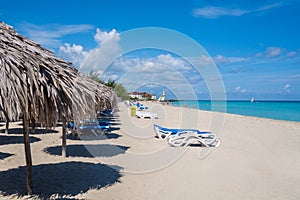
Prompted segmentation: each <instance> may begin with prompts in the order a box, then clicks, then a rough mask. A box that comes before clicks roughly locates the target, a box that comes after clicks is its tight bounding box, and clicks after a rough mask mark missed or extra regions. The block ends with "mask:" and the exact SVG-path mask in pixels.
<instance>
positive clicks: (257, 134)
mask: <svg viewBox="0 0 300 200" xmlns="http://www.w3.org/2000/svg"><path fill="white" fill-rule="evenodd" d="M145 105H146V106H148V107H149V108H150V109H151V111H152V112H155V113H157V114H158V119H138V118H136V117H131V116H130V109H129V108H128V107H126V106H125V104H124V103H120V105H119V112H118V113H117V115H118V116H117V117H115V118H114V119H113V121H111V123H112V125H113V127H114V129H113V130H112V131H111V132H110V133H108V134H106V135H104V134H98V135H95V136H94V137H84V136H82V140H75V139H74V138H69V139H68V140H67V155H68V157H66V158H65V157H62V156H61V155H60V152H61V135H62V134H61V131H62V127H57V128H56V129H54V130H51V131H44V130H41V129H38V130H36V133H33V134H30V137H31V138H30V139H31V152H32V159H33V174H32V175H33V193H34V194H36V196H33V197H32V198H37V199H40V198H53V199H55V198H59V197H60V198H61V197H65V198H66V199H68V198H69V199H230V200H232V199H295V200H296V199H299V198H300V190H299V185H300V171H299V166H300V145H299V144H300V123H297V122H288V121H277V120H271V119H262V118H255V117H245V116H238V115H232V114H222V113H213V112H208V111H199V110H195V109H189V108H179V107H173V106H170V105H162V104H160V103H150V102H147V103H145ZM153 124H159V125H162V126H166V127H171V128H178V127H180V128H197V129H199V130H204V131H212V132H214V133H216V134H217V135H218V136H219V139H220V140H221V144H220V146H219V147H217V148H213V147H212V148H209V149H208V148H205V147H202V146H199V145H193V146H191V147H188V148H185V147H176V148H175V147H170V146H169V145H168V143H167V142H166V141H162V140H159V139H158V138H155V137H154V131H153ZM24 166H25V158H24V145H23V135H22V126H21V124H20V122H13V123H11V124H10V130H9V134H8V135H6V134H5V133H4V123H2V124H1V126H0V199H17V198H21V199H27V198H29V197H28V196H24V194H25V192H26V191H25V167H24Z"/></svg>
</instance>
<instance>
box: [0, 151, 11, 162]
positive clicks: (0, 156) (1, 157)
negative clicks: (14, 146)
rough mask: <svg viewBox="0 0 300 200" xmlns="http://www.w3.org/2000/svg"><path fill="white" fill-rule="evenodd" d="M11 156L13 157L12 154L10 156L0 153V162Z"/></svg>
mask: <svg viewBox="0 0 300 200" xmlns="http://www.w3.org/2000/svg"><path fill="white" fill-rule="evenodd" d="M12 155H14V154H10V153H2V152H0V160H3V159H5V158H8V157H10V156H12Z"/></svg>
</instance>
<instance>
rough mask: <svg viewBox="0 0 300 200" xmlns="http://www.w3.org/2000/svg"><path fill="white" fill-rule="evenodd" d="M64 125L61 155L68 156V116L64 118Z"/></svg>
mask: <svg viewBox="0 0 300 200" xmlns="http://www.w3.org/2000/svg"><path fill="white" fill-rule="evenodd" d="M62 121H63V125H62V147H61V155H62V156H63V157H67V128H66V118H65V117H64V118H63V120H62Z"/></svg>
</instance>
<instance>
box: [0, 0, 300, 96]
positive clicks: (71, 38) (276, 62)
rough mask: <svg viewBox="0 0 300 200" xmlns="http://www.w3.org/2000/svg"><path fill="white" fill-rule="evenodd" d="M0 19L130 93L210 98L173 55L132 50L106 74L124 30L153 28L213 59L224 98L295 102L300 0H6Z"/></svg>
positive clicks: (299, 85)
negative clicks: (183, 38)
mask: <svg viewBox="0 0 300 200" xmlns="http://www.w3.org/2000/svg"><path fill="white" fill-rule="evenodd" d="M0 19H1V21H3V22H5V23H7V24H9V25H12V26H13V27H14V28H15V29H16V30H17V31H18V32H19V33H21V34H23V35H25V36H26V37H28V38H30V39H32V40H34V41H36V42H38V43H40V44H42V46H44V47H45V48H48V49H50V50H52V51H53V52H54V53H55V54H56V55H57V56H59V57H62V58H64V59H66V60H68V61H71V62H73V64H74V66H75V67H77V68H79V69H80V70H81V71H83V72H88V71H90V70H94V71H97V72H99V73H104V74H103V77H104V78H105V77H106V78H114V79H116V80H118V81H119V82H121V83H123V84H124V85H125V86H126V87H127V89H128V90H147V91H150V92H151V93H156V94H159V93H160V92H161V90H162V88H164V89H169V95H170V96H169V97H170V98H173V97H174V96H173V95H172V93H173V94H175V96H177V97H178V98H185V97H187V94H185V92H188V93H193V94H194V96H195V98H199V99H209V98H210V97H211V93H212V91H211V90H210V89H209V87H208V86H207V83H208V82H210V81H207V80H206V78H205V76H204V77H203V76H202V74H201V73H200V74H198V75H197V76H196V75H195V69H194V68H193V67H192V66H191V64H190V63H188V62H187V61H189V59H188V60H186V57H182V55H177V54H176V53H174V52H171V51H163V50H157V49H154V50H153V49H142V50H139V51H133V52H129V53H127V54H126V55H122V57H119V58H118V59H116V60H114V62H113V63H112V64H111V65H110V67H109V73H107V74H105V72H107V71H104V70H103V68H102V66H106V65H108V64H109V63H110V62H111V59H115V58H117V57H118V56H120V52H122V51H120V50H121V49H123V48H124V46H122V41H123V40H124V38H123V37H124V34H123V33H124V32H126V31H128V30H133V29H136V28H141V27H158V28H167V29H169V30H174V31H177V32H178V33H180V34H184V35H185V36H186V37H188V38H192V39H193V40H195V41H196V42H197V43H199V44H200V45H201V46H202V47H203V49H204V50H205V51H204V52H201V53H199V54H197V55H198V56H199V55H200V57H201V56H202V58H206V57H207V56H210V57H211V59H212V60H213V61H214V63H215V66H216V67H217V69H218V70H219V72H220V75H221V81H222V82H223V83H224V86H225V91H224V92H225V94H226V97H227V99H250V98H251V97H252V96H253V97H255V98H256V99H261V100H300V39H299V36H300V26H299V21H300V1H295V0H288V1H275V0H266V1H237V0H231V1H225V0H215V1H212V0H206V1H202V0H201V1H200V0H198V1H189V0H187V1H169V0H167V1H156V0H152V1H142V0H140V1H108V0H107V1H97V0H93V1H92V0H85V1H72V2H69V1H56V0H52V1H13V0H11V1H8V0H4V1H1V5H0ZM143 37H144V38H145V40H146V39H147V38H146V36H144V35H143ZM157 40H160V38H159V37H157ZM159 42H161V43H164V42H165V41H163V40H162V39H161V41H159ZM175 44H177V43H176V42H175ZM180 45H183V46H184V45H185V44H181V43H180V42H179V43H178V46H180ZM186 45H187V46H188V45H189V44H186ZM200 57H195V55H191V56H190V60H197V59H198V61H199V62H202V63H205V62H203V59H202V60H201V59H200ZM198 67H200V68H201V66H198ZM219 79H220V78H218V81H219V82H220V80H219ZM171 86H173V87H174V88H172V87H171ZM188 88H189V89H188ZM167 95H168V92H167Z"/></svg>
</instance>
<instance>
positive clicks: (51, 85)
mask: <svg viewBox="0 0 300 200" xmlns="http://www.w3.org/2000/svg"><path fill="white" fill-rule="evenodd" d="M78 76H81V77H83V75H82V74H80V73H79V72H78V70H76V69H75V68H73V67H72V66H71V64H70V63H68V62H65V61H63V60H61V59H59V58H56V57H55V56H54V55H53V54H52V53H51V52H50V51H48V50H46V49H44V48H42V47H41V46H40V45H38V44H36V43H34V42H33V41H31V40H29V39H27V38H25V37H23V36H21V35H19V34H18V33H17V32H16V31H15V30H14V29H13V28H12V27H11V26H8V25H6V24H5V23H3V22H0V117H1V118H2V119H5V120H6V121H8V120H17V119H18V118H19V117H20V116H21V117H22V119H23V134H24V146H25V157H26V183H27V193H28V194H30V193H31V185H32V184H31V168H32V160H31V151H30V142H29V122H31V123H32V124H34V123H35V121H39V122H41V123H43V125H44V126H45V127H47V128H50V127H53V126H55V125H56V123H57V121H58V119H62V120H63V149H64V150H65V144H66V139H65V138H66V135H65V134H66V133H65V132H66V131H65V128H66V127H65V122H66V121H67V120H68V119H71V118H75V115H76V116H78V117H79V118H83V117H85V116H87V115H89V114H91V113H93V112H94V111H95V110H94V109H93V107H92V106H90V105H95V104H96V105H97V102H96V96H97V93H96V91H95V90H91V89H90V88H88V85H87V84H84V82H80V81H79V79H78ZM106 95H107V97H109V96H110V95H111V92H107V93H106ZM101 98H102V97H101ZM105 100H107V101H108V102H111V101H112V100H110V99H109V98H105ZM64 152H65V151H64Z"/></svg>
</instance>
